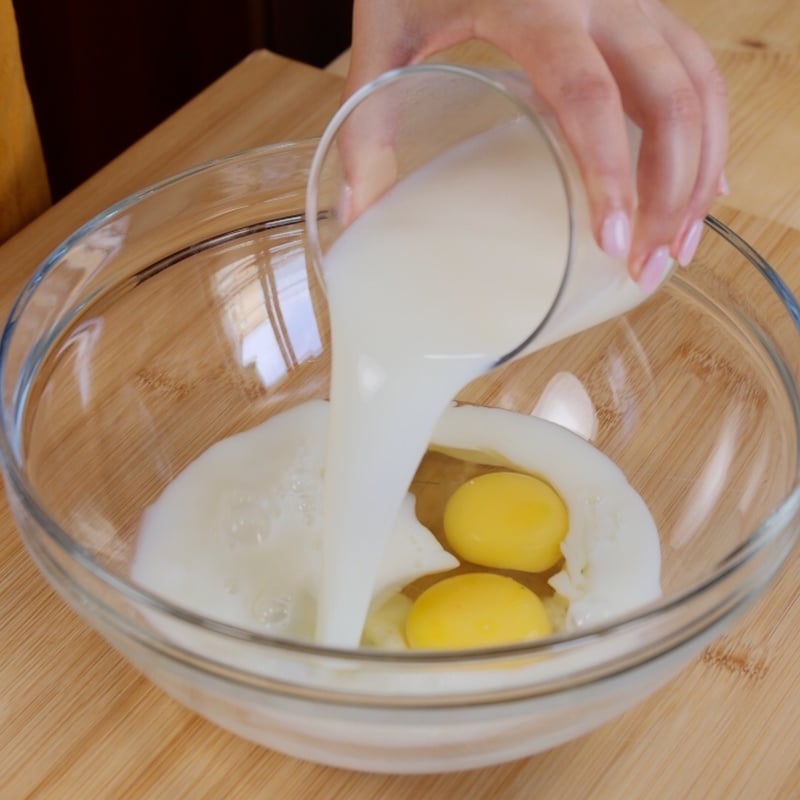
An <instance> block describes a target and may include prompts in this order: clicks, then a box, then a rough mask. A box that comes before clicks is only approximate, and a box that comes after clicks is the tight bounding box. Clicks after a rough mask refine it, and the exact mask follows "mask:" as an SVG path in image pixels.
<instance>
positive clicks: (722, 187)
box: [717, 172, 731, 197]
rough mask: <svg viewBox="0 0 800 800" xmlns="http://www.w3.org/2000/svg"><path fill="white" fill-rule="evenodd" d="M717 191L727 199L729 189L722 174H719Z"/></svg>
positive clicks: (726, 180)
mask: <svg viewBox="0 0 800 800" xmlns="http://www.w3.org/2000/svg"><path fill="white" fill-rule="evenodd" d="M717 191H718V192H719V193H720V195H722V196H723V197H727V196H728V195H729V194H730V193H731V187H730V186H728V179H727V178H726V177H725V173H724V172H721V173H720V175H719V183H718V184H717Z"/></svg>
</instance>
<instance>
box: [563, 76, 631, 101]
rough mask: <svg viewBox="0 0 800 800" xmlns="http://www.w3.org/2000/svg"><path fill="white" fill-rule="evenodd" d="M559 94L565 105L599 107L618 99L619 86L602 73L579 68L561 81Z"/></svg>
mask: <svg viewBox="0 0 800 800" xmlns="http://www.w3.org/2000/svg"><path fill="white" fill-rule="evenodd" d="M557 95H558V99H559V100H560V101H561V102H562V103H563V104H564V105H570V106H578V107H589V108H598V107H602V106H606V105H609V104H610V103H613V102H615V101H616V98H617V87H616V86H615V84H614V83H613V81H611V80H610V79H609V78H607V77H606V76H604V75H602V74H599V73H597V72H592V71H589V70H579V71H577V72H574V73H572V74H571V75H568V76H566V77H565V78H564V79H563V80H562V81H561V82H560V84H559V85H558V89H557Z"/></svg>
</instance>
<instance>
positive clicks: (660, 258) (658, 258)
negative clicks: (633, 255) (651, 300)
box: [637, 246, 669, 294]
mask: <svg viewBox="0 0 800 800" xmlns="http://www.w3.org/2000/svg"><path fill="white" fill-rule="evenodd" d="M668 266H669V248H668V247H666V246H662V247H656V249H655V250H653V252H652V253H650V255H649V256H648V257H647V261H645V262H644V266H643V267H642V272H641V274H640V275H639V280H638V281H637V283H638V284H639V288H640V289H641V290H642V291H643V292H646V293H647V294H650V292H652V291H654V290H655V289H656V288H657V287H658V285H659V284H660V283H661V281H662V280H663V278H664V273H665V272H666V271H667V267H668Z"/></svg>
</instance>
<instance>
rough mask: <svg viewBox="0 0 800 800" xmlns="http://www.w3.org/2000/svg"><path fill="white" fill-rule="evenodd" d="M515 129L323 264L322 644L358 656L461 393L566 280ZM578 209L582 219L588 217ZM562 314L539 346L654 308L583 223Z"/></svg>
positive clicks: (532, 140) (437, 172) (387, 207)
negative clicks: (420, 471) (397, 534)
mask: <svg viewBox="0 0 800 800" xmlns="http://www.w3.org/2000/svg"><path fill="white" fill-rule="evenodd" d="M528 126H529V123H527V122H526V121H520V122H518V123H513V124H510V125H507V126H504V127H503V128H500V129H497V130H496V131H493V132H491V133H490V134H485V135H483V136H481V137H476V138H475V139H471V140H469V141H467V142H465V143H462V144H461V145H459V146H458V147H456V148H454V149H453V150H451V151H449V152H448V153H446V154H445V155H443V156H441V157H439V158H438V159H436V160H435V161H434V162H432V163H430V164H428V165H426V166H425V167H424V168H423V169H421V170H419V171H417V172H415V173H413V174H412V175H410V176H409V177H408V178H405V179H404V180H403V181H401V182H400V183H398V184H397V185H396V186H394V187H393V188H392V189H391V190H390V191H389V192H387V194H386V195H384V196H383V197H382V198H381V199H380V200H379V201H378V202H376V203H375V204H374V205H373V206H371V207H370V208H369V209H368V210H367V211H366V212H365V213H364V214H362V215H361V216H360V217H359V218H358V219H357V220H355V222H354V223H353V224H352V225H350V227H349V228H347V229H346V230H345V231H344V233H343V234H342V235H341V236H340V237H339V238H338V239H337V240H336V242H335V243H334V244H333V246H332V247H331V248H330V250H329V251H328V252H327V253H326V255H325V258H324V272H325V280H326V284H327V290H328V300H329V307H330V319H331V331H332V341H333V362H332V378H331V425H330V433H329V440H328V454H327V462H326V469H325V493H324V514H325V534H324V538H323V565H324V568H323V575H322V584H321V587H320V595H319V601H318V607H317V627H316V637H317V640H318V641H319V642H320V643H322V644H325V645H330V646H338V647H357V646H358V644H359V640H360V638H361V631H362V628H363V625H364V621H365V619H366V616H367V612H368V609H369V603H370V598H371V596H372V591H373V586H374V582H375V575H376V574H377V572H378V568H379V565H380V561H381V556H382V554H383V551H384V548H385V544H386V539H387V536H388V534H389V532H390V531H391V529H392V525H393V522H394V519H395V517H396V515H397V513H398V511H399V509H400V505H401V503H402V501H403V497H404V496H405V494H406V492H407V491H408V487H409V484H410V482H411V479H412V478H413V475H414V472H415V471H416V468H417V466H418V465H419V462H420V460H421V458H422V456H423V455H424V453H425V450H426V448H427V446H428V444H429V442H430V439H431V435H432V433H433V430H434V427H435V425H436V422H437V420H438V418H439V416H440V415H441V413H442V411H443V410H444V409H445V408H446V406H447V405H448V403H449V402H450V401H451V400H452V398H453V397H454V396H455V395H456V394H457V393H458V392H459V390H460V389H462V388H463V387H464V386H465V385H466V384H467V383H469V382H470V381H471V380H472V379H474V378H476V377H478V376H479V375H481V374H482V373H484V372H486V371H487V370H488V369H490V368H491V366H492V365H493V364H495V363H496V362H497V360H498V359H499V358H501V357H502V356H504V355H505V354H507V353H509V352H510V351H512V350H513V349H514V348H515V347H517V346H518V345H519V344H521V343H522V342H523V341H525V339H526V338H527V337H528V336H529V335H530V333H531V332H532V331H533V330H534V329H536V328H537V327H538V325H539V323H540V322H541V321H542V320H543V319H544V318H545V317H546V315H547V313H548V311H549V310H550V308H551V306H552V305H553V302H554V300H555V298H556V296H557V294H558V290H559V286H560V284H561V280H562V276H563V270H564V262H565V255H566V242H567V241H568V235H569V230H568V216H567V213H566V205H565V203H566V201H565V195H564V190H563V186H562V178H561V174H560V172H559V171H558V169H557V167H556V165H555V163H554V161H553V157H552V154H551V152H550V151H549V149H548V148H547V146H546V144H545V143H544V141H543V140H542V139H541V138H540V137H538V136H531V135H530V127H528ZM574 210H575V211H576V212H577V213H585V210H582V209H581V208H580V207H578V208H576V209H574ZM573 256H574V262H573V269H572V273H571V277H570V281H569V285H568V287H567V291H566V293H565V295H564V296H563V297H562V300H561V301H560V303H559V305H558V306H557V312H556V313H555V314H554V315H553V317H552V318H551V319H550V320H549V321H548V322H547V324H546V325H545V327H544V329H543V330H542V331H541V333H540V335H538V336H537V337H536V340H535V341H534V342H533V343H532V344H531V345H530V347H529V348H528V351H530V350H532V349H535V348H538V347H543V346H545V345H547V344H549V343H551V342H553V341H556V340H558V339H560V338H563V337H565V336H568V335H570V334H572V333H575V332H577V331H580V330H583V329H585V328H588V327H590V326H591V325H594V324H597V323H599V322H601V321H604V320H606V319H609V318H611V317H613V316H615V315H617V314H620V313H623V312H624V311H626V310H628V309H630V308H631V307H633V306H634V305H636V304H637V303H639V302H641V301H642V300H643V299H644V295H643V293H642V292H641V291H640V290H639V288H638V286H637V285H636V284H635V283H634V282H633V281H631V280H630V279H629V278H628V277H627V274H626V271H625V267H624V265H623V264H622V263H618V262H615V261H613V260H612V259H610V258H609V257H608V256H606V255H605V254H604V253H603V252H602V251H601V250H600V249H599V248H598V247H597V246H596V245H595V244H594V242H593V240H592V238H591V234H590V232H589V231H588V226H584V225H579V226H578V238H577V240H576V242H575V248H574V251H573Z"/></svg>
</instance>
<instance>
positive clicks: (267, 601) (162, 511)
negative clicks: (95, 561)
mask: <svg viewBox="0 0 800 800" xmlns="http://www.w3.org/2000/svg"><path fill="white" fill-rule="evenodd" d="M327 431H328V403H327V402H324V401H321V400H318V401H311V402H307V403H303V404H301V405H299V406H296V407H294V408H292V409H289V410H288V411H284V412H282V413H280V414H277V415H275V416H273V417H271V418H270V419H268V420H267V421H266V422H264V423H262V424H260V425H258V426H256V427H254V428H251V429H250V430H248V431H245V432H243V433H239V434H236V435H235V436H231V437H229V438H227V439H224V440H222V441H219V442H217V443H216V444H214V445H212V446H211V447H210V448H209V449H208V450H206V451H205V452H204V453H203V454H201V455H200V456H199V457H198V458H197V459H195V460H194V461H193V462H192V463H190V464H189V465H188V466H187V467H186V468H185V469H184V470H183V471H182V472H181V473H180V474H179V475H178V476H177V477H176V478H175V479H174V480H173V481H172V482H171V483H170V484H169V485H168V486H167V487H166V488H165V489H164V491H163V493H162V494H161V496H160V497H159V498H158V499H157V501H156V502H155V503H154V504H153V505H152V506H150V507H149V508H148V509H147V510H146V512H145V514H144V516H143V519H142V523H141V527H140V531H139V537H138V541H137V545H136V554H135V558H134V561H133V565H132V569H131V577H132V578H133V580H134V581H136V582H137V583H138V584H140V585H141V586H143V587H145V588H147V589H149V590H150V591H151V592H153V593H154V594H157V595H158V596H160V597H162V598H164V599H166V600H169V601H171V602H172V603H174V604H176V605H179V606H183V607H185V608H189V609H192V610H193V611H195V612H197V613H200V614H203V615H204V616H206V617H208V618H210V619H214V620H218V621H221V622H227V623H230V624H233V625H237V626H241V627H245V628H250V629H255V630H258V631H260V632H262V633H269V634H273V635H280V636H289V637H293V638H302V639H311V638H313V634H314V627H315V619H316V598H317V587H318V586H319V584H320V578H321V573H322V531H323V526H322V491H323V478H324V476H323V471H324V464H325V442H326V439H327ZM456 566H458V559H456V558H455V557H454V556H453V555H451V554H450V553H448V552H447V551H446V550H444V549H443V548H442V546H441V545H440V544H439V542H438V541H437V540H436V538H435V537H434V536H433V534H432V533H431V532H430V531H429V530H428V529H427V528H425V527H424V526H423V525H421V524H420V523H419V522H418V521H417V519H416V517H415V515H414V498H413V497H412V496H411V495H407V497H406V498H405V501H404V503H403V505H402V507H401V510H400V513H399V515H398V518H397V520H396V523H395V526H394V529H393V531H392V533H391V535H390V537H389V539H388V541H387V545H386V551H385V553H384V557H383V561H382V563H381V568H380V571H379V574H378V576H377V579H376V582H375V590H374V593H373V606H379V605H381V604H382V603H383V602H384V601H385V600H386V599H387V598H388V597H389V596H390V595H392V594H393V593H395V592H397V591H399V590H400V589H401V588H402V587H403V586H405V585H407V584H409V583H411V582H413V581H414V580H416V579H417V578H419V577H421V576H423V575H428V574H431V573H435V572H442V571H445V570H450V569H452V568H454V567H456Z"/></svg>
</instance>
